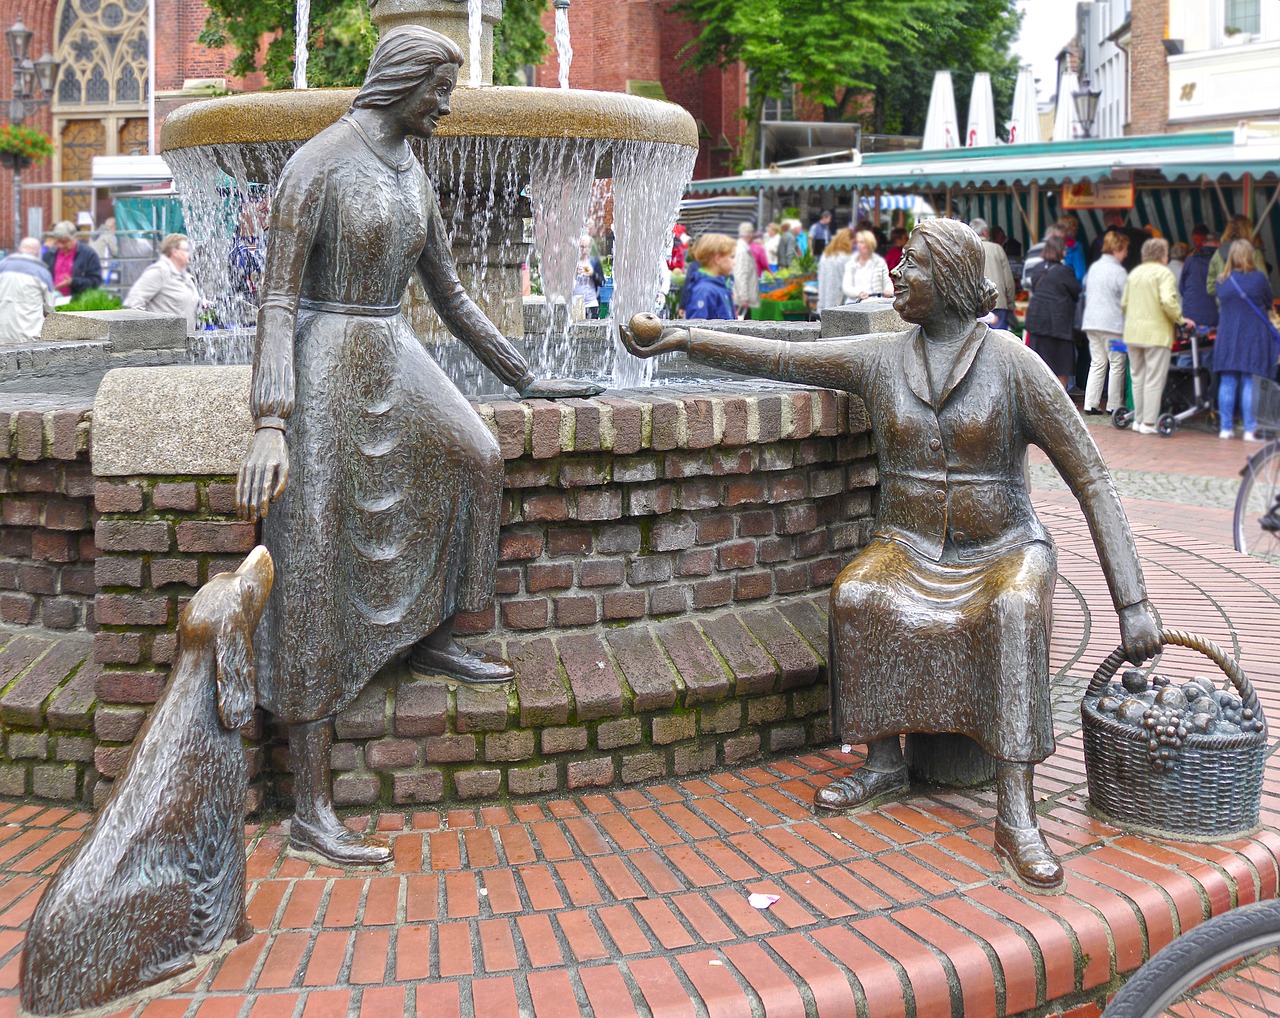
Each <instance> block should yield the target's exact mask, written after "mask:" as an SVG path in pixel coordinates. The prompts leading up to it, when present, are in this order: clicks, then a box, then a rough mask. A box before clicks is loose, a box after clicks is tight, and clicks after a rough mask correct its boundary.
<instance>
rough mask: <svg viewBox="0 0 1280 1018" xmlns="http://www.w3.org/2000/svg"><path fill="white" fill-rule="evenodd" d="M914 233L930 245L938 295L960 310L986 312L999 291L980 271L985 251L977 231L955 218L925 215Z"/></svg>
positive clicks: (983, 265)
mask: <svg viewBox="0 0 1280 1018" xmlns="http://www.w3.org/2000/svg"><path fill="white" fill-rule="evenodd" d="M914 233H915V234H917V235H919V237H920V239H921V240H923V241H924V243H925V246H926V247H927V248H928V249H929V258H930V261H931V262H932V264H933V285H934V287H935V288H936V290H937V293H938V299H939V300H941V301H942V302H943V303H944V304H946V305H947V306H948V307H951V308H954V309H955V310H956V311H959V312H961V313H962V314H965V315H973V317H974V318H982V317H984V316H986V315H987V314H988V313H989V312H990V311H991V309H992V308H994V307H995V306H996V301H997V300H999V299H1000V295H999V291H998V290H996V285H995V283H993V282H991V280H989V279H987V278H986V277H985V276H984V275H983V269H984V268H985V267H986V253H985V252H984V251H983V250H982V241H981V240H980V239H979V238H978V235H977V234H976V233H974V232H973V230H971V229H970V228H969V226H968V224H967V223H962V222H960V220H958V219H926V220H925V221H924V222H922V223H921V224H920V225H919V226H917V227H916V228H915V231H914Z"/></svg>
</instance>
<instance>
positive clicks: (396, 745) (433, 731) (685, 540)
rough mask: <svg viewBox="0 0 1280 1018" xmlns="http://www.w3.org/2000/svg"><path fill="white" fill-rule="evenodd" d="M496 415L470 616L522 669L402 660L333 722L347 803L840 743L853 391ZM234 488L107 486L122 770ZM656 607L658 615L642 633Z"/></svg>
mask: <svg viewBox="0 0 1280 1018" xmlns="http://www.w3.org/2000/svg"><path fill="white" fill-rule="evenodd" d="M477 409H478V410H479V412H480V414H481V417H482V418H483V419H484V420H486V422H487V423H488V424H489V426H490V428H491V429H492V430H493V432H494V434H495V435H496V436H497V437H498V440H499V443H500V446H501V448H502V450H503V453H504V456H505V457H506V460H507V485H506V487H507V491H506V494H505V496H504V510H503V511H504V520H503V528H502V536H501V558H502V561H501V564H500V566H499V571H498V577H497V579H498V591H499V593H498V598H497V600H496V605H495V607H494V609H493V610H491V611H488V612H485V613H481V614H479V615H473V616H470V617H465V618H460V620H459V629H460V630H462V631H465V632H469V633H471V634H475V635H474V636H473V639H475V640H476V642H478V643H482V644H486V645H489V646H492V647H493V648H494V649H496V650H498V651H500V652H503V653H506V654H507V655H508V656H510V657H511V658H512V660H513V661H514V662H515V663H516V665H517V668H518V675H517V679H516V682H515V683H514V685H513V686H512V687H510V688H508V687H502V688H499V689H497V690H483V689H475V688H468V687H459V688H457V689H453V688H451V687H450V686H449V685H447V684H445V683H442V682H440V681H438V680H415V679H413V678H411V676H410V675H409V673H408V670H407V668H406V667H405V666H404V665H403V664H402V663H393V664H392V665H390V666H388V668H387V669H385V670H384V671H383V673H381V674H380V675H379V676H378V677H377V678H376V679H375V681H374V682H373V683H371V685H370V686H369V688H368V689H367V690H366V692H365V694H364V695H362V696H361V697H360V698H359V699H358V700H357V702H356V703H355V704H354V705H353V706H352V707H351V708H350V709H349V710H348V711H347V712H345V713H344V714H343V715H342V716H341V717H339V719H338V721H337V736H338V742H337V744H336V745H335V747H334V754H333V766H334V770H335V781H334V788H335V796H336V797H337V799H338V800H339V801H340V802H343V803H348V804H352V803H371V802H379V801H381V802H393V801H394V802H430V801H436V800H438V799H441V798H445V797H450V798H452V797H456V798H471V797H478V796H491V795H501V794H510V795H528V794H536V793H541V792H548V791H552V790H554V789H557V788H577V787H585V786H589V785H600V784H608V783H610V782H612V781H614V780H619V779H620V780H623V781H639V780H644V779H647V778H649V777H653V776H655V775H658V774H666V773H678V774H683V773H690V772H692V771H694V770H701V769H706V768H709V767H712V766H715V765H716V764H717V763H720V762H724V761H728V762H738V761H740V760H741V759H744V758H746V757H747V756H750V755H752V754H754V753H758V752H761V751H780V750H784V749H793V748H796V747H797V746H800V745H804V744H805V743H809V742H814V741H821V740H824V739H825V738H826V737H827V721H826V688H825V684H824V683H823V682H822V679H823V677H824V674H825V673H824V668H823V659H824V657H825V639H826V638H825V621H824V620H823V618H822V615H821V611H820V610H819V608H817V607H815V604H814V598H815V596H816V598H817V601H818V603H819V604H820V603H821V602H822V600H823V599H824V597H825V591H826V589H827V588H828V587H829V586H830V584H831V582H832V581H833V579H834V578H835V575H836V573H837V572H838V570H839V568H840V566H841V564H842V563H843V562H844V561H845V560H846V559H847V558H848V557H849V555H851V554H852V552H853V550H854V549H856V548H857V547H859V546H861V544H862V543H863V542H865V540H866V538H867V532H868V529H869V526H870V516H871V506H872V497H873V496H872V487H873V485H874V484H875V480H876V474H875V465H874V459H873V458H872V457H871V450H870V442H869V436H868V434H867V422H866V419H865V413H864V411H863V410H862V406H861V404H860V403H859V402H858V401H856V400H851V399H850V398H849V397H848V396H847V395H846V394H843V393H834V392H828V391H821V390H803V391H780V392H766V393H764V394H761V395H750V396H747V395H743V396H709V395H701V394H698V395H669V396H668V395H664V394H661V393H660V392H659V393H656V394H654V395H645V396H644V397H640V398H634V399H621V398H605V399H596V400H567V401H564V402H562V403H553V402H550V401H539V400H531V401H525V402H520V403H517V402H508V401H499V402H495V403H491V404H481V405H479V406H478V407H477ZM233 500H234V479H233V478H231V477H193V478H156V477H133V478H128V477H125V478H111V479H109V480H107V479H100V480H99V482H98V484H97V486H96V489H95V505H96V509H97V511H98V512H99V513H100V514H101V516H100V519H99V520H98V524H97V530H96V540H97V545H98V547H99V548H100V549H101V557H100V558H99V559H98V562H97V565H96V579H97V582H98V584H99V587H100V592H99V594H98V596H97V599H96V604H95V617H96V621H97V624H98V626H99V631H98V632H97V634H96V635H95V637H94V657H95V659H96V661H97V662H98V663H99V665H100V666H101V671H100V673H99V674H98V675H97V676H96V679H95V683H96V695H97V699H98V700H99V701H100V704H99V706H98V707H97V709H96V711H95V713H94V734H95V738H96V741H97V747H96V753H95V764H96V768H97V771H98V772H100V773H101V774H102V775H103V776H105V777H107V778H112V777H114V776H115V775H117V774H118V773H120V771H121V769H122V768H123V766H124V763H125V761H126V759H127V754H128V751H129V746H130V743H131V741H132V739H133V738H134V736H135V735H136V733H137V731H138V729H139V727H140V726H141V724H142V722H143V720H144V719H145V717H146V714H147V710H148V708H149V706H150V705H151V704H152V703H154V701H155V699H156V698H157V697H158V696H159V693H160V691H161V690H162V689H163V686H164V682H165V679H166V676H167V668H168V665H169V663H170V662H171V661H172V659H173V654H174V650H175V640H176V637H175V627H176V624H177V618H178V613H179V612H180V611H181V609H182V607H183V605H184V604H185V603H186V601H187V599H189V598H190V596H191V595H192V594H193V593H194V592H195V590H196V588H197V587H198V586H199V585H200V584H202V583H204V582H206V581H207V580H208V578H209V577H210V576H211V575H212V574H214V573H216V572H218V571H220V570H222V569H227V568H232V567H234V566H235V565H236V564H238V562H239V560H240V557H241V556H242V555H243V553H244V552H246V551H248V550H249V548H251V547H252V546H253V544H254V542H255V539H256V535H255V532H254V528H252V527H251V526H249V525H247V524H243V523H238V522H235V521H234V520H233V514H234V501H233ZM641 619H644V620H649V621H650V622H652V623H660V624H653V625H648V626H644V627H641V626H635V627H628V626H626V625H625V623H627V622H632V621H637V620H641ZM655 641H656V642H655ZM247 734H248V735H249V738H250V741H251V744H252V747H253V748H252V750H251V767H252V770H253V773H254V775H255V777H256V778H257V779H258V780H256V782H255V785H254V803H255V804H257V803H259V802H261V801H263V799H264V798H265V797H267V796H275V795H279V796H280V797H287V796H288V794H289V777H288V773H287V770H288V755H287V752H286V751H285V748H284V743H283V740H282V739H281V737H280V733H278V732H272V731H269V730H268V729H267V727H266V724H265V719H263V718H259V719H258V720H257V721H255V723H254V725H253V726H251V731H250V732H249V733H247ZM106 787H107V786H106V785H105V783H104V784H102V785H100V786H99V787H98V789H97V791H96V792H95V795H97V796H99V797H100V796H101V795H103V794H105V791H106Z"/></svg>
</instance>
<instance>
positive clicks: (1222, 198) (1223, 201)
mask: <svg viewBox="0 0 1280 1018" xmlns="http://www.w3.org/2000/svg"><path fill="white" fill-rule="evenodd" d="M1213 189H1214V190H1215V191H1217V192H1218V204H1220V205H1221V206H1222V214H1223V215H1224V216H1226V217H1227V218H1228V219H1230V218H1231V206H1230V205H1228V204H1227V196H1226V195H1225V194H1223V193H1222V185H1221V184H1220V183H1218V181H1216V180H1215V181H1214V182H1213Z"/></svg>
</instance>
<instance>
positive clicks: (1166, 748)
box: [1096, 668, 1266, 773]
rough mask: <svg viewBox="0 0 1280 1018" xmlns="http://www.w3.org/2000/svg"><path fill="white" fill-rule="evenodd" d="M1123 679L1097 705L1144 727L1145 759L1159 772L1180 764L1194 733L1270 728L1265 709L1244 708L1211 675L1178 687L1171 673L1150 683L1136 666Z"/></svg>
mask: <svg viewBox="0 0 1280 1018" xmlns="http://www.w3.org/2000/svg"><path fill="white" fill-rule="evenodd" d="M1139 679H1141V682H1142V685H1141V686H1139ZM1121 681H1122V685H1121V684H1117V683H1114V682H1113V683H1111V684H1109V685H1108V687H1107V689H1106V691H1105V692H1104V694H1103V695H1102V696H1101V697H1100V698H1099V699H1098V701H1097V704H1096V709H1097V710H1098V712H1099V713H1101V714H1105V715H1113V716H1114V717H1115V718H1116V720H1118V721H1120V722H1121V723H1123V724H1126V725H1130V726H1132V727H1133V728H1135V729H1137V730H1138V731H1140V732H1141V733H1142V739H1143V741H1144V742H1145V743H1146V749H1147V757H1148V759H1149V760H1150V762H1151V765H1152V767H1153V768H1154V769H1155V770H1156V771H1157V772H1160V773H1164V772H1167V771H1170V770H1172V769H1174V768H1175V767H1176V766H1177V765H1178V759H1179V756H1180V754H1181V752H1182V750H1183V748H1184V746H1185V744H1186V740H1187V739H1188V738H1189V737H1190V736H1193V735H1214V736H1232V735H1240V734H1253V733H1260V732H1262V731H1264V730H1265V728H1266V725H1265V722H1264V721H1263V719H1262V716H1261V713H1260V712H1258V711H1255V710H1254V709H1253V708H1250V707H1246V706H1245V705H1244V701H1243V700H1242V699H1241V697H1240V694H1239V693H1237V692H1236V691H1235V690H1230V689H1227V690H1219V689H1216V688H1215V687H1214V684H1213V682H1212V681H1210V680H1209V679H1205V678H1200V677H1197V678H1194V679H1189V680H1187V681H1186V682H1183V683H1181V684H1180V685H1179V684H1176V683H1175V681H1174V680H1173V679H1172V678H1170V677H1169V676H1167V675H1152V676H1151V677H1150V686H1149V687H1148V686H1147V685H1146V683H1147V681H1148V680H1147V679H1146V677H1145V676H1143V675H1142V673H1141V672H1139V671H1138V670H1137V669H1136V668H1133V669H1129V670H1128V671H1127V672H1125V673H1124V675H1123V676H1122V679H1121ZM1135 687H1136V688H1135Z"/></svg>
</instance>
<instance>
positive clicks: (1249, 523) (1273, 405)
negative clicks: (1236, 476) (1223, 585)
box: [1232, 375, 1280, 565]
mask: <svg viewBox="0 0 1280 1018" xmlns="http://www.w3.org/2000/svg"><path fill="white" fill-rule="evenodd" d="M1253 401H1254V416H1255V417H1256V418H1257V424H1258V428H1259V429H1264V428H1265V429H1266V430H1267V431H1269V432H1270V433H1271V436H1272V437H1271V440H1270V441H1269V442H1267V444H1266V445H1264V446H1263V447H1262V448H1261V449H1259V450H1258V451H1257V452H1255V453H1254V454H1253V455H1252V456H1250V457H1249V461H1248V462H1247V463H1246V464H1245V465H1244V469H1243V470H1242V471H1241V474H1242V475H1243V480H1241V482H1240V491H1239V493H1238V494H1237V495H1236V509H1235V517H1234V519H1233V521H1232V534H1233V535H1234V539H1235V546H1236V551H1239V552H1243V553H1244V554H1246V555H1252V556H1253V557H1254V558H1259V559H1262V560H1263V561H1264V562H1271V563H1272V564H1275V565H1280V438H1277V437H1276V436H1277V434H1278V433H1280V385H1277V384H1276V383H1275V382H1273V381H1272V380H1271V379H1269V378H1263V377H1261V376H1260V375H1255V376H1254V378H1253Z"/></svg>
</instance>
